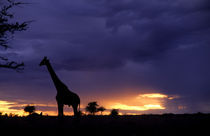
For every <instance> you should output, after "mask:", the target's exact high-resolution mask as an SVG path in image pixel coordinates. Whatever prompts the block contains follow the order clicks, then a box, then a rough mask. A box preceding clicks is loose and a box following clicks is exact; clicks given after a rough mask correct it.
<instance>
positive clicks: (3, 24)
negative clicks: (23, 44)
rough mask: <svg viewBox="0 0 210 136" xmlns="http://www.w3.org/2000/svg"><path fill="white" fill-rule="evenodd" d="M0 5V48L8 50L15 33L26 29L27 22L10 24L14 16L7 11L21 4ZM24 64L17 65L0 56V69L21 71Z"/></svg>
mask: <svg viewBox="0 0 210 136" xmlns="http://www.w3.org/2000/svg"><path fill="white" fill-rule="evenodd" d="M0 4H1V5H2V6H0V47H2V48H4V49H5V50H6V49H8V48H10V46H9V44H8V42H9V40H11V39H12V38H13V36H14V33H15V32H16V31H24V30H26V29H27V26H28V24H29V22H18V21H15V22H12V19H13V18H14V15H13V14H12V13H10V12H9V10H10V9H11V8H13V7H15V6H18V5H22V4H24V3H22V2H15V1H14V0H4V1H1V2H0ZM23 66H24V63H18V62H15V61H11V60H9V59H8V58H7V57H6V56H2V55H1V56H0V68H10V69H15V70H17V71H18V70H23Z"/></svg>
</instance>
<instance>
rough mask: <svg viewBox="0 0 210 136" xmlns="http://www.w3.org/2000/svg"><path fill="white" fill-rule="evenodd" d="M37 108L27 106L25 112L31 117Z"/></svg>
mask: <svg viewBox="0 0 210 136" xmlns="http://www.w3.org/2000/svg"><path fill="white" fill-rule="evenodd" d="M35 110H36V108H35V106H30V105H27V106H26V107H25V108H24V111H25V112H28V113H29V115H31V114H32V113H35Z"/></svg>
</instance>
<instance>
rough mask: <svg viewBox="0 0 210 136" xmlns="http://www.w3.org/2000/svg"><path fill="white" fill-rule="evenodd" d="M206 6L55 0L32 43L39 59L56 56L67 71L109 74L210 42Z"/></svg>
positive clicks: (132, 0) (43, 11)
mask: <svg viewBox="0 0 210 136" xmlns="http://www.w3.org/2000/svg"><path fill="white" fill-rule="evenodd" d="M207 2H208V1H206V0H201V1H196V0H194V1H188V0H185V1H165V0H161V1H153V2H151V1H137V0H124V1H118V0H116V1H109V0H99V1H97V2H95V1H92V0H88V1H82V0H80V1H72V2H64V3H57V2H55V1H53V2H51V4H50V6H48V4H49V3H47V2H46V3H45V4H43V5H42V6H41V8H40V9H41V11H38V13H40V14H38V15H39V16H40V17H41V19H39V20H37V22H39V21H40V23H43V22H46V24H44V25H43V24H38V23H37V25H36V26H35V27H36V29H37V28H38V31H36V33H34V34H31V35H30V36H32V37H29V39H30V38H32V39H34V40H32V41H31V42H32V45H33V49H34V53H35V54H39V55H40V56H43V55H48V56H50V57H51V56H52V57H54V58H53V59H55V61H59V62H61V64H65V65H62V66H60V67H62V68H65V69H68V70H91V69H92V70H95V69H107V68H108V69H110V68H118V67H122V66H124V65H125V64H126V62H127V61H136V62H145V61H153V60H156V59H158V58H161V57H162V56H164V54H165V53H167V52H168V51H169V50H173V49H176V48H179V47H180V46H186V48H187V47H188V46H191V44H195V43H196V45H195V46H202V45H201V42H206V43H205V44H208V43H209V41H207V37H206V35H207V34H208V33H209V30H208V28H209V24H210V20H209V8H208V6H207V4H206V3H207ZM189 3H190V4H189ZM45 6H46V7H47V8H46V9H44V7H45ZM56 8H57V9H56ZM58 9H59V10H58ZM60 9H62V10H60ZM31 12H32V11H31ZM32 14H35V13H32ZM46 15H47V16H46ZM47 23H48V24H47ZM32 26H33V25H32ZM32 29H33V28H32ZM34 29H35V28H34ZM40 30H42V31H40ZM203 36H204V37H203ZM24 40H25V39H24ZM35 41H36V42H35ZM38 41H39V43H37V42H38ZM34 42H35V43H36V44H35V45H34Z"/></svg>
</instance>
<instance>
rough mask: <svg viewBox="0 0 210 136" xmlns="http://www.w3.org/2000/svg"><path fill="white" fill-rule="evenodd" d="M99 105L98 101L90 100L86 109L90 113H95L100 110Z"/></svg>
mask: <svg viewBox="0 0 210 136" xmlns="http://www.w3.org/2000/svg"><path fill="white" fill-rule="evenodd" d="M97 107H98V104H97V102H89V103H88V105H87V106H86V108H85V110H86V111H87V112H89V113H90V114H92V115H95V113H96V112H98V109H97Z"/></svg>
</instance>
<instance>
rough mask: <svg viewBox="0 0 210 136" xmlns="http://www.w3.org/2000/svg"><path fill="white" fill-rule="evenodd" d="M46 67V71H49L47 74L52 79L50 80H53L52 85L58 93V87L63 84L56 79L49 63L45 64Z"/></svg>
mask: <svg viewBox="0 0 210 136" xmlns="http://www.w3.org/2000/svg"><path fill="white" fill-rule="evenodd" d="M46 66H47V69H48V71H49V73H50V76H51V78H52V80H53V83H54V85H55V87H56V89H57V91H58V87H59V86H60V85H61V84H63V83H62V82H61V80H60V79H59V78H58V76H57V75H56V73H55V71H54V70H53V68H52V66H51V64H50V62H49V63H47V64H46Z"/></svg>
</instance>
